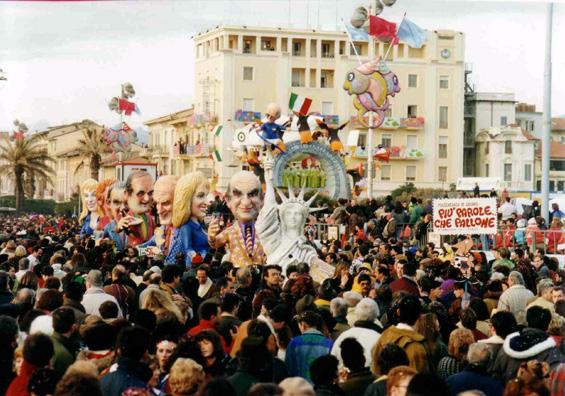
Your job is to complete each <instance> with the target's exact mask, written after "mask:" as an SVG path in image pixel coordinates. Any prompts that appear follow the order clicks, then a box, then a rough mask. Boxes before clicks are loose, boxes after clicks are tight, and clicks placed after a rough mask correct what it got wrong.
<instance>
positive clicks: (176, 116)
mask: <svg viewBox="0 0 565 396" xmlns="http://www.w3.org/2000/svg"><path fill="white" fill-rule="evenodd" d="M145 125H147V127H148V128H149V135H148V148H149V152H150V154H149V155H150V157H151V159H152V160H153V161H154V162H155V163H157V164H158V169H159V173H161V174H170V175H176V176H182V175H184V174H186V173H188V172H194V171H200V172H202V173H204V174H205V175H206V176H207V177H208V178H212V177H213V176H214V174H215V173H214V172H215V171H214V161H213V160H212V158H211V156H210V154H211V152H212V151H213V146H212V145H211V143H210V140H211V131H212V130H213V128H214V127H215V126H216V125H217V122H216V119H215V118H214V117H208V118H206V117H202V116H196V115H195V113H194V108H189V109H183V110H180V111H177V112H174V113H171V114H167V115H165V116H162V117H158V118H154V119H152V120H149V121H146V122H145Z"/></svg>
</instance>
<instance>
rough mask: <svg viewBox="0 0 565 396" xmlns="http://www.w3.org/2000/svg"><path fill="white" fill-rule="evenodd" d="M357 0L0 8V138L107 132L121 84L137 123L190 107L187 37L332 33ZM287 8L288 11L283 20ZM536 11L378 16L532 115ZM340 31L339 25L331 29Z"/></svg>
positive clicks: (556, 105) (526, 7)
mask: <svg viewBox="0 0 565 396" xmlns="http://www.w3.org/2000/svg"><path fill="white" fill-rule="evenodd" d="M362 3H363V2H362V1H361V0H309V1H308V0H274V1H267V0H261V1H255V0H239V1H237V0H232V1H228V0H208V1H196V0H184V1H119V2H114V1H103V2H77V3H68V2H65V3H63V4H61V3H56V2H46V3H41V2H9V1H8V2H0V68H1V69H3V70H4V71H5V72H6V75H7V77H8V81H7V82H4V83H2V82H0V130H9V129H11V128H12V122H13V120H14V119H16V118H18V119H20V120H22V121H24V122H26V123H27V124H28V126H30V129H32V130H34V129H37V128H39V129H41V128H45V127H47V126H53V125H60V124H63V123H69V122H74V121H78V120H82V119H85V118H89V119H93V120H95V121H97V122H101V123H105V124H114V123H115V122H116V115H115V114H114V113H111V112H110V111H109V110H108V108H107V105H106V103H107V101H108V100H109V99H110V98H111V97H112V96H116V95H118V94H119V88H120V84H121V83H122V82H125V81H130V82H132V83H133V84H134V86H135V88H136V90H137V93H138V95H137V97H136V101H137V103H138V105H139V107H140V109H141V112H142V114H141V117H139V119H138V120H137V121H134V124H137V123H141V122H142V121H143V120H147V119H150V118H152V117H156V116H160V115H164V114H167V113H169V112H173V111H176V110H180V109H182V108H186V107H188V106H190V105H191V104H192V102H193V92H194V66H193V63H194V45H193V42H192V40H191V39H190V37H191V36H192V34H194V33H196V32H199V31H203V30H206V29H209V28H212V27H215V26H217V25H222V24H246V25H260V26H282V27H284V26H289V25H290V26H292V27H295V28H304V27H307V26H309V27H313V28H314V27H318V28H323V29H332V30H333V29H336V27H338V28H339V29H341V26H339V25H337V24H336V22H339V19H340V18H344V19H345V20H348V19H349V16H350V14H351V11H352V10H353V9H354V8H355V7H356V6H358V5H360V4H362ZM289 7H290V12H289ZM545 9H546V7H545V4H544V1H530V2H515V1H514V2H512V1H497V2H492V1H489V2H486V1H471V0H464V1H455V0H397V2H396V4H395V5H394V6H393V7H392V8H387V9H386V10H385V12H384V13H383V14H382V15H381V16H382V17H384V18H386V19H389V20H391V21H396V22H398V21H400V20H401V18H402V15H403V13H404V12H405V11H406V12H407V16H408V18H410V19H411V20H412V21H414V22H416V23H417V24H419V25H420V26H422V27H423V28H427V29H455V30H458V31H461V32H464V33H465V34H466V59H467V62H470V63H472V64H473V75H472V79H473V82H474V83H475V84H476V89H477V90H479V91H489V92H493V91H501V92H515V93H516V98H517V100H519V101H524V102H528V103H534V104H536V105H537V106H538V109H541V106H542V97H543V64H544V63H543V62H544V58H543V56H544V40H545ZM564 21H565V3H564V2H559V1H558V2H556V6H555V13H554V35H553V48H554V51H553V106H552V111H553V115H554V116H555V115H560V114H565V72H564V71H565V51H564V50H563V49H564V48H565V23H564ZM339 23H340V22H339Z"/></svg>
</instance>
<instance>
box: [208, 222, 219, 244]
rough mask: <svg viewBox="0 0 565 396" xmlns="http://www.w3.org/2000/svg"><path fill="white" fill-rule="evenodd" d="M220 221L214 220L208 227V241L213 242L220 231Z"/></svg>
mask: <svg viewBox="0 0 565 396" xmlns="http://www.w3.org/2000/svg"><path fill="white" fill-rule="evenodd" d="M221 229H222V228H221V226H220V219H218V218H214V219H212V221H210V224H209V225H208V239H209V240H211V241H213V240H214V239H215V238H216V236H218V234H219V233H220V231H221Z"/></svg>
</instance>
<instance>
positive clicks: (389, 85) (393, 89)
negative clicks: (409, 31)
mask: <svg viewBox="0 0 565 396" xmlns="http://www.w3.org/2000/svg"><path fill="white" fill-rule="evenodd" d="M343 89H345V90H346V91H347V93H348V94H349V95H355V98H354V99H353V105H354V106H355V108H356V109H357V119H358V120H359V122H360V123H361V125H365V126H367V123H366V122H365V120H364V119H363V116H364V115H365V113H367V112H370V111H372V112H374V113H375V117H374V123H373V125H372V126H371V127H373V128H378V127H379V126H380V125H381V124H382V123H383V122H384V120H385V113H386V111H387V109H388V108H389V107H390V103H389V100H388V96H395V95H396V93H397V92H400V85H399V83H398V77H397V76H396V74H394V73H393V72H392V71H390V69H389V68H388V66H386V65H385V64H384V63H383V62H382V61H381V60H380V59H375V60H372V61H369V62H367V63H364V64H362V65H361V66H358V67H357V68H355V69H353V70H350V71H349V72H348V73H347V75H346V79H345V82H344V83H343Z"/></svg>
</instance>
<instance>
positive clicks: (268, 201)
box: [255, 160, 334, 282]
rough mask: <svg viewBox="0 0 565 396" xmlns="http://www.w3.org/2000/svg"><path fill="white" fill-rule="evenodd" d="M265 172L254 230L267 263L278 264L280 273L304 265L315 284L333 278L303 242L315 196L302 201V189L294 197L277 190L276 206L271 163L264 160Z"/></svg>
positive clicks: (322, 262) (328, 266)
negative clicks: (262, 193)
mask: <svg viewBox="0 0 565 396" xmlns="http://www.w3.org/2000/svg"><path fill="white" fill-rule="evenodd" d="M264 169H265V184H266V192H265V200H264V205H263V208H262V209H261V212H260V213H259V217H258V218H257V223H256V224H255V228H256V231H257V235H258V236H259V239H260V240H261V243H262V244H263V249H264V251H265V253H266V254H267V264H278V265H280V266H281V267H282V269H283V274H284V273H285V271H286V267H287V266H288V265H289V264H293V263H294V264H298V263H307V264H308V265H309V266H310V275H311V276H312V278H313V279H314V281H316V282H321V281H323V280H324V279H326V278H329V277H331V276H332V275H333V272H334V268H333V267H332V266H331V265H329V264H327V263H325V262H324V261H322V260H320V259H319V258H318V253H317V252H316V249H315V248H314V247H312V246H310V245H308V244H307V243H306V237H305V236H304V225H305V224H306V219H307V217H308V213H310V212H314V211H316V210H319V209H311V208H310V205H311V204H312V203H313V202H314V199H315V198H316V195H314V196H313V197H312V198H310V199H309V200H308V201H304V188H302V190H301V191H300V194H299V195H298V196H295V195H294V193H293V192H292V189H290V188H289V196H288V197H286V196H285V195H284V194H283V193H281V191H279V190H277V192H278V194H279V196H280V198H281V200H282V203H281V204H280V205H277V201H276V198H275V189H274V187H273V174H272V161H270V160H267V161H265V164H264Z"/></svg>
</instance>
